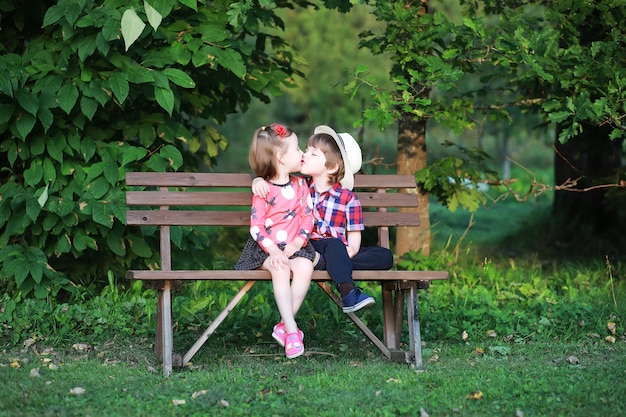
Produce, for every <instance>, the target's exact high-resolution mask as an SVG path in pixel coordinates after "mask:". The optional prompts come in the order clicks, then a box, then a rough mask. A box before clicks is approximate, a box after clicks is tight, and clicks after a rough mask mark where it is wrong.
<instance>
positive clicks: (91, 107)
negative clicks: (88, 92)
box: [80, 96, 98, 120]
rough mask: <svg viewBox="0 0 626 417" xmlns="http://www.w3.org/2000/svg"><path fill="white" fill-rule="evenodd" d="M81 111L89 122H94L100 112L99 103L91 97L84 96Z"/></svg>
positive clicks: (81, 101) (81, 100)
mask: <svg viewBox="0 0 626 417" xmlns="http://www.w3.org/2000/svg"><path fill="white" fill-rule="evenodd" d="M80 110H81V111H82V112H83V114H84V115H85V116H87V118H88V119H89V120H92V119H93V116H94V115H95V114H96V110H98V102H97V101H96V100H95V99H93V98H91V97H86V96H83V97H81V99H80Z"/></svg>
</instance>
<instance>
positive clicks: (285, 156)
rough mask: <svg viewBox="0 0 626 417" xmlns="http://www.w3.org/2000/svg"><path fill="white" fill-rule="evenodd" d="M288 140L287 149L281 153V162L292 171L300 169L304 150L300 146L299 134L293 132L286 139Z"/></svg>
mask: <svg viewBox="0 0 626 417" xmlns="http://www.w3.org/2000/svg"><path fill="white" fill-rule="evenodd" d="M284 140H285V141H286V142H287V149H286V150H285V151H284V152H283V153H282V154H281V156H280V162H281V163H282V164H283V165H285V167H286V168H287V170H288V171H289V172H290V173H291V172H298V171H300V164H301V163H302V151H301V150H300V148H299V147H298V136H296V134H295V133H294V134H292V135H291V136H289V137H286V138H285V139H284Z"/></svg>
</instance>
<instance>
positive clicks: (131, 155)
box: [122, 146, 148, 166]
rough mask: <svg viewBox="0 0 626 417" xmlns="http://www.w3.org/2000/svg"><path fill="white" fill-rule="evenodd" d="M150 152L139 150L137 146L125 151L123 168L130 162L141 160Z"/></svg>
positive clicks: (143, 149)
mask: <svg viewBox="0 0 626 417" xmlns="http://www.w3.org/2000/svg"><path fill="white" fill-rule="evenodd" d="M147 153H148V150H147V149H145V148H139V147H137V146H131V147H130V148H128V149H127V150H126V151H124V153H123V155H122V166H126V165H127V164H128V163H130V162H134V161H139V160H141V159H142V158H143V157H144V156H146V154H147Z"/></svg>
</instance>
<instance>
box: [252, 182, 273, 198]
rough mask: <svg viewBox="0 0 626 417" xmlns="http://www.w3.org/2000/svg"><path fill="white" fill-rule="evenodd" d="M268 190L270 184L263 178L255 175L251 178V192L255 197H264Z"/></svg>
mask: <svg viewBox="0 0 626 417" xmlns="http://www.w3.org/2000/svg"><path fill="white" fill-rule="evenodd" d="M269 192H270V186H269V184H268V183H267V181H265V180H264V179H263V178H261V177H255V178H254V179H253V180H252V194H254V195H255V196H257V197H261V198H265V197H267V194H268V193H269Z"/></svg>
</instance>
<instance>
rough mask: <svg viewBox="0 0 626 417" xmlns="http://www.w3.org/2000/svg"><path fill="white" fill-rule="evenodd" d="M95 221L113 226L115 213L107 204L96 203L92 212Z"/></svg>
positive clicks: (109, 226)
mask: <svg viewBox="0 0 626 417" xmlns="http://www.w3.org/2000/svg"><path fill="white" fill-rule="evenodd" d="M91 217H92V219H93V221H94V222H96V223H98V224H101V225H103V226H106V227H108V228H109V229H110V228H111V227H113V214H112V213H110V212H109V210H108V205H107V204H96V205H95V206H94V207H93V209H92V213H91Z"/></svg>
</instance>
